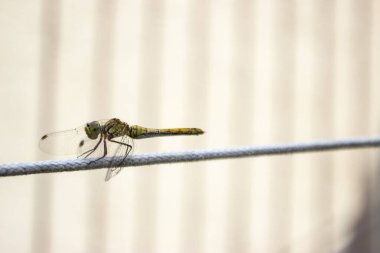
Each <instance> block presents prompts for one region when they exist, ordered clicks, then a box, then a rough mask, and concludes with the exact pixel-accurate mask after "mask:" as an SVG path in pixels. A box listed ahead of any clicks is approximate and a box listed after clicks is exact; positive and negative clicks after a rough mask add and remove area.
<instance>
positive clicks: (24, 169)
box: [0, 137, 380, 177]
mask: <svg viewBox="0 0 380 253" xmlns="http://www.w3.org/2000/svg"><path fill="white" fill-rule="evenodd" d="M369 147H380V137H373V138H356V139H346V140H337V141H318V142H308V143H298V144H281V145H265V146H250V147H238V148H224V149H204V150H193V151H185V152H170V153H151V154H141V155H132V156H130V157H128V158H127V159H126V160H125V161H124V162H123V164H121V166H122V167H128V166H143V165H153V164H163V163H178V162H192V161H205V160H212V159H227V158H241V157H249V156H264V155H281V154H290V153H300V152H312V151H328V150H339V149H353V148H369ZM111 159H112V158H111V157H106V158H104V159H101V160H100V161H98V162H96V163H91V164H89V162H90V161H93V160H94V159H93V158H92V159H72V160H51V161H38V162H26V163H13V164H0V176H2V177H4V176H18V175H28V174H37V173H52V172H62V171H79V170H92V169H100V168H106V167H107V165H108V164H109V163H110V161H111Z"/></svg>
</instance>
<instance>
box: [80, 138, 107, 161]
mask: <svg viewBox="0 0 380 253" xmlns="http://www.w3.org/2000/svg"><path fill="white" fill-rule="evenodd" d="M102 139H103V137H100V139H99V141H98V143H96V145H95V147H94V148H92V149H89V150H87V151H86V152H84V153H82V154H81V155H79V156H78V158H79V157H82V156H83V158H87V157H88V156H89V155H91V154H92V153H94V151H95V150H96V149H97V148H98V147H99V144H100V143H101V142H102ZM84 155H86V156H84Z"/></svg>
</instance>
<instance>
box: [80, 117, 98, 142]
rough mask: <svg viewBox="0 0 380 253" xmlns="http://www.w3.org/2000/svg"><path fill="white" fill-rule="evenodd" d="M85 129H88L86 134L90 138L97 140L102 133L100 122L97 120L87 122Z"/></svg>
mask: <svg viewBox="0 0 380 253" xmlns="http://www.w3.org/2000/svg"><path fill="white" fill-rule="evenodd" d="M84 130H85V131H86V135H87V137H88V138H90V139H92V140H95V139H97V138H98V136H99V134H100V124H99V122H97V121H93V122H91V123H87V124H86V127H85V128H84Z"/></svg>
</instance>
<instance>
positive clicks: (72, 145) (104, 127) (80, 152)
mask: <svg viewBox="0 0 380 253" xmlns="http://www.w3.org/2000/svg"><path fill="white" fill-rule="evenodd" d="M203 133H204V131H203V130H202V129H200V128H161V129H159V128H147V127H142V126H138V125H129V124H128V123H126V122H124V121H121V120H120V119H118V118H113V119H109V120H96V121H92V122H89V123H87V124H86V125H84V126H80V127H77V128H74V129H71V130H66V131H59V132H53V133H49V134H45V135H44V136H42V137H41V139H40V143H39V147H40V149H41V150H42V151H44V152H46V153H50V154H58V155H72V154H74V153H76V154H77V158H88V157H95V158H96V159H95V160H93V161H91V162H89V164H91V163H95V162H97V161H99V160H101V159H103V158H104V157H109V156H111V159H110V162H109V164H108V170H107V174H106V177H105V181H108V180H110V179H111V178H112V177H114V176H116V175H117V174H118V173H119V172H120V171H121V165H122V164H123V162H124V161H125V160H126V158H127V157H128V155H130V154H131V151H132V150H133V147H134V142H133V140H134V139H145V138H152V137H161V136H177V135H200V134H203Z"/></svg>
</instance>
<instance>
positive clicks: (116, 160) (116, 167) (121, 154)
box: [105, 136, 134, 181]
mask: <svg viewBox="0 0 380 253" xmlns="http://www.w3.org/2000/svg"><path fill="white" fill-rule="evenodd" d="M114 141H116V142H118V143H115V142H111V141H108V143H112V144H111V145H115V144H116V145H117V148H116V150H115V152H114V155H113V156H112V159H111V162H110V163H109V165H108V170H107V174H106V178H105V181H108V180H110V179H111V178H112V177H114V176H116V175H117V174H118V173H119V172H120V171H121V169H122V168H121V167H120V165H121V164H122V163H123V162H124V161H125V159H126V158H127V156H128V155H131V153H132V152H133V147H134V143H133V140H132V139H131V138H129V137H128V136H123V137H122V138H117V139H114Z"/></svg>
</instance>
